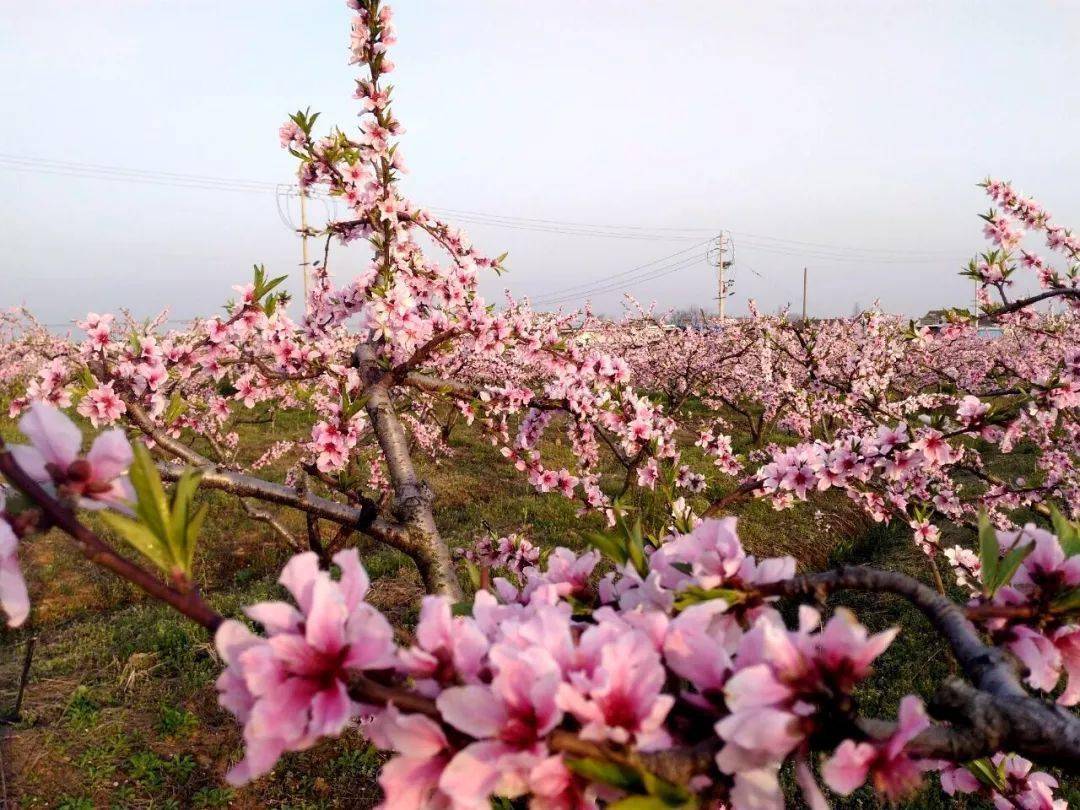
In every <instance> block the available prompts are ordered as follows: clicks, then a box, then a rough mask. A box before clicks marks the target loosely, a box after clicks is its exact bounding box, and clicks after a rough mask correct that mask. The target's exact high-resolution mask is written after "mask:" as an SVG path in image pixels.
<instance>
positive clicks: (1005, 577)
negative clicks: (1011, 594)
mask: <svg viewBox="0 0 1080 810" xmlns="http://www.w3.org/2000/svg"><path fill="white" fill-rule="evenodd" d="M1034 550H1035V543H1028V544H1027V545H1024V546H1020V547H1019V548H1013V549H1012V550H1011V551H1009V553H1008V554H1006V555H1005V557H1004V559H1002V560H1001V562H1000V563H998V568H997V574H996V576H995V577H994V581H993V586H992V588H991V590H990V595H991V596H993V595H994V594H995V593H997V592H998V590H999V589H1000V588H1002V587H1004V586H1005V585H1008V584H1009V583H1010V582H1011V581H1012V578H1013V574H1015V573H1016V569H1017V568H1019V567H1020V563H1022V562H1023V561H1024V560H1026V559H1027V557H1028V555H1029V554H1031V552H1033V551H1034Z"/></svg>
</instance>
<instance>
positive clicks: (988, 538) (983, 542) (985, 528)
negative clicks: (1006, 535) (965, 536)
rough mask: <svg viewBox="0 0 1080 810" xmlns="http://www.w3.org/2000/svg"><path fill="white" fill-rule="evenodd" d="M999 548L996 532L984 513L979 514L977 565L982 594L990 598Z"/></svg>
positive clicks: (995, 575)
mask: <svg viewBox="0 0 1080 810" xmlns="http://www.w3.org/2000/svg"><path fill="white" fill-rule="evenodd" d="M999 548H1000V547H999V546H998V540H997V532H996V531H995V530H994V527H993V525H992V524H991V523H990V518H989V517H988V516H987V514H986V512H985V511H983V512H980V513H979V564H980V568H981V574H982V584H983V592H984V593H986V595H987V596H992V595H993V591H992V590H991V583H992V582H993V581H994V580H995V579H996V577H997V565H998V554H999Z"/></svg>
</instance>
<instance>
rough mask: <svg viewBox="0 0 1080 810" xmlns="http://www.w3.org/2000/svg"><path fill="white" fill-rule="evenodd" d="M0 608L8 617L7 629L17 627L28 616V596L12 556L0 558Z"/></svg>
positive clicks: (17, 565) (17, 563)
mask: <svg viewBox="0 0 1080 810" xmlns="http://www.w3.org/2000/svg"><path fill="white" fill-rule="evenodd" d="M0 607H2V608H3V609H4V613H6V614H7V617H8V621H7V623H8V627H18V626H19V625H21V624H22V623H23V622H25V621H26V617H27V616H29V615H30V594H29V592H28V591H27V590H26V580H24V579H23V575H22V571H21V570H20V569H19V561H18V560H17V559H15V557H14V556H10V557H0Z"/></svg>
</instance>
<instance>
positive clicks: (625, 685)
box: [558, 626, 675, 750]
mask: <svg viewBox="0 0 1080 810" xmlns="http://www.w3.org/2000/svg"><path fill="white" fill-rule="evenodd" d="M601 633H604V629H603V628H602V627H599V626H598V627H594V628H590V630H589V631H587V632H586V634H585V635H586V637H587V636H589V635H590V634H601ZM587 641H588V639H587V638H584V637H583V639H582V644H583V645H584V644H586V643H587ZM572 681H573V684H568V683H564V684H562V685H561V686H560V687H559V694H558V702H559V706H560V708H562V709H563V710H565V711H568V712H570V713H571V714H573V715H574V716H575V717H576V718H577V719H578V720H579V721H580V722H581V723H582V724H583V727H582V730H581V737H582V738H583V739H586V740H597V741H601V740H612V741H613V742H616V743H627V742H630V741H631V740H634V741H635V742H636V744H637V747H638V748H639V749H641V750H650V749H653V748H662V747H664V746H666V745H667V744H668V741H669V738H668V735H667V732H666V731H665V730H664V728H663V722H664V718H665V717H667V713H668V711H669V710H670V709H671V706H672V704H673V703H674V701H675V699H674V697H672V696H671V695H666V694H663V693H662V691H663V687H664V668H663V666H662V665H661V662H660V656H659V654H658V653H657V651H656V648H655V647H654V645H653V644H652V643H651V642H650V641H649V639H648V637H647V636H646V635H644V634H643V633H641V632H620V633H619V635H618V637H617V638H615V639H613V640H611V641H610V642H609V643H605V644H604V645H603V647H602V648H601V650H600V654H599V659H598V660H597V661H596V665H595V666H594V667H593V668H591V671H586V672H582V673H580V675H577V676H575V677H574V678H572Z"/></svg>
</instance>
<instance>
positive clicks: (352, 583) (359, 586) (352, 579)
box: [333, 548, 371, 613]
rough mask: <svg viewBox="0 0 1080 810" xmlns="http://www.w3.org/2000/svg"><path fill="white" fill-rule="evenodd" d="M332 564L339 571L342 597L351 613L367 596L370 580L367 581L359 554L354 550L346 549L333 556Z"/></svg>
mask: <svg viewBox="0 0 1080 810" xmlns="http://www.w3.org/2000/svg"><path fill="white" fill-rule="evenodd" d="M333 559H334V562H335V563H337V565H338V567H339V568H340V569H341V581H340V584H339V587H340V588H341V593H342V596H344V597H345V607H346V608H347V609H348V610H349V612H350V613H351V612H352V611H353V610H355V609H356V606H357V605H359V604H360V603H361V602H362V601H364V597H365V596H367V592H368V587H369V586H370V585H371V580H369V579H368V574H367V571H366V570H364V566H363V564H362V563H361V562H360V552H359V551H357V550H356V549H355V548H347V549H345V550H344V551H339V552H338V553H337V554H335V555H334V558H333Z"/></svg>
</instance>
